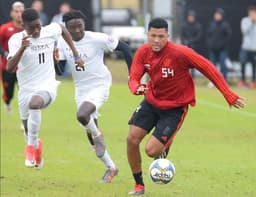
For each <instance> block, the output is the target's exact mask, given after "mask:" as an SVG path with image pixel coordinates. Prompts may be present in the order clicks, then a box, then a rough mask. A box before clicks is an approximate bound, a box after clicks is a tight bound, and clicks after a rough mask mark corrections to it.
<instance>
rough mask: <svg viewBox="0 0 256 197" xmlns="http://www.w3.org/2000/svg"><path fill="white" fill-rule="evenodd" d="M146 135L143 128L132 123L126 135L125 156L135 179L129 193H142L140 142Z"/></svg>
mask: <svg viewBox="0 0 256 197" xmlns="http://www.w3.org/2000/svg"><path fill="white" fill-rule="evenodd" d="M146 135H147V132H146V131H145V130H144V129H141V128H139V127H137V126H134V125H131V126H130V131H129V134H128V137H127V157H128V162H129V165H130V168H131V171H132V173H133V177H134V180H135V187H134V189H133V190H132V191H131V192H129V194H130V195H140V194H144V183H143V178H142V170H141V154H140V143H141V141H142V139H143V138H144V137H145V136H146Z"/></svg>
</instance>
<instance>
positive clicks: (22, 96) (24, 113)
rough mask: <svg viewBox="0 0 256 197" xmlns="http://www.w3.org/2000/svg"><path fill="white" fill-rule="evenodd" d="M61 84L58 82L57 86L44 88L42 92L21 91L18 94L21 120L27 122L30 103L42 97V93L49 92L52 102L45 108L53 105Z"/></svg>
mask: <svg viewBox="0 0 256 197" xmlns="http://www.w3.org/2000/svg"><path fill="white" fill-rule="evenodd" d="M58 85H59V82H57V83H56V84H55V85H52V86H51V87H49V88H44V89H42V90H32V91H29V90H21V89H20V90H19V92H18V104H19V112H20V118H21V120H27V119H28V116H29V113H28V110H29V102H30V100H31V98H32V97H33V96H35V95H41V94H40V92H47V93H48V94H49V96H50V102H49V103H47V105H45V107H44V108H46V107H47V106H48V105H50V104H51V103H53V102H54V101H55V99H56V96H57V89H58Z"/></svg>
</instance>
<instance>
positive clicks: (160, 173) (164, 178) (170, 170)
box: [149, 159, 175, 184]
mask: <svg viewBox="0 0 256 197" xmlns="http://www.w3.org/2000/svg"><path fill="white" fill-rule="evenodd" d="M174 174H175V167H174V164H173V163H172V162H170V161H169V160H168V159H157V160H154V161H153V162H152V163H151V165H150V166H149V175H150V178H151V179H152V181H153V182H154V183H158V184H167V183H169V182H171V181H172V179H173V177H174Z"/></svg>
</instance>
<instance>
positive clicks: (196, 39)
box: [181, 10, 202, 78]
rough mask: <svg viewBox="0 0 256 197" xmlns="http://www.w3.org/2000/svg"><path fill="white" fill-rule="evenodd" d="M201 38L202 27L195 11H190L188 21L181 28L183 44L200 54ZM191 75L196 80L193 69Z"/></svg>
mask: <svg viewBox="0 0 256 197" xmlns="http://www.w3.org/2000/svg"><path fill="white" fill-rule="evenodd" d="M201 37H202V26H201V24H200V23H199V22H198V21H197V19H196V12H195V11H194V10H189V11H188V14H187V17H186V21H185V23H184V24H183V25H182V26H181V43H182V44H184V45H186V46H188V47H190V48H192V49H194V50H195V51H196V52H198V51H199V44H200V39H201ZM191 74H192V76H193V78H194V76H195V74H194V70H193V69H192V71H191Z"/></svg>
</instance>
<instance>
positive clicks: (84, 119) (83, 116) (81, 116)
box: [76, 112, 90, 125]
mask: <svg viewBox="0 0 256 197" xmlns="http://www.w3.org/2000/svg"><path fill="white" fill-rule="evenodd" d="M76 118H77V120H78V121H79V122H80V123H81V124H82V125H87V124H88V123H89V121H90V116H89V115H88V114H87V113H84V112H77V114H76Z"/></svg>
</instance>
